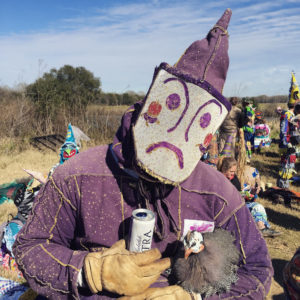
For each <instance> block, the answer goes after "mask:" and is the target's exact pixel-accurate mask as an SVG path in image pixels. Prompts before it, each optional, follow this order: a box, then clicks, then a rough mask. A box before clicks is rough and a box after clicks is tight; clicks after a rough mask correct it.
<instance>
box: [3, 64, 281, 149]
mask: <svg viewBox="0 0 300 300" xmlns="http://www.w3.org/2000/svg"><path fill="white" fill-rule="evenodd" d="M144 97H145V94H144V93H135V92H133V91H126V92H124V93H105V92H103V91H102V90H101V80H100V78H97V77H95V76H94V75H93V73H91V72H90V71H88V70H86V69H85V68H84V67H76V68H75V67H72V66H70V65H65V66H63V67H62V68H60V69H51V70H50V71H49V72H48V73H45V74H43V76H42V77H40V78H38V79H37V80H36V81H35V82H34V83H32V84H29V85H22V86H19V87H18V88H16V89H9V88H5V87H0V111H1V118H0V139H3V138H8V139H11V138H18V139H21V140H22V142H21V143H20V142H19V143H18V145H22V144H23V143H24V142H25V141H26V140H27V141H28V140H30V138H31V137H33V136H38V135H47V134H62V135H65V132H66V126H67V124H68V123H69V122H71V123H72V124H73V125H76V126H78V127H79V128H81V129H82V130H83V131H84V132H85V133H86V134H87V135H89V136H90V137H91V138H92V139H93V140H94V141H95V143H102V142H106V141H108V140H110V139H111V138H112V135H113V133H114V132H115V131H116V129H117V127H118V126H119V122H120V119H121V116H122V114H123V112H124V111H125V109H126V108H127V107H128V106H130V105H132V104H134V103H136V102H137V101H139V100H141V99H143V98H144ZM243 99H244V98H240V100H243ZM251 99H252V100H253V102H254V103H255V104H259V103H286V102H287V95H278V96H266V95H261V96H257V97H252V98H251ZM108 106H109V107H110V108H108ZM115 108H117V109H115ZM265 109H266V110H268V109H270V115H271V114H272V113H273V111H274V106H272V105H270V107H269V105H267V107H265ZM266 112H267V111H266ZM0 148H1V144H0ZM0 152H1V149H0Z"/></svg>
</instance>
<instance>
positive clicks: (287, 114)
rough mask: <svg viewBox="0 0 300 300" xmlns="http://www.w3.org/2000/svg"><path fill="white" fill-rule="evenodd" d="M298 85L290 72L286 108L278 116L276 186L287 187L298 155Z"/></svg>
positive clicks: (299, 106)
mask: <svg viewBox="0 0 300 300" xmlns="http://www.w3.org/2000/svg"><path fill="white" fill-rule="evenodd" d="M299 96H300V95H299V86H298V84H297V81H296V78H295V75H294V73H292V79H291V86H290V90H289V100H288V110H287V111H284V112H283V113H282V114H281V116H280V142H279V150H280V153H281V166H280V170H279V177H278V179H277V186H278V187H280V188H289V186H290V181H291V179H292V177H293V176H294V174H295V173H296V170H295V163H296V159H297V156H299V153H298V150H297V145H298V144H299V142H300V135H299V124H300V123H299V120H298V118H299V116H298V115H299V114H300V102H299V100H300V97H299Z"/></svg>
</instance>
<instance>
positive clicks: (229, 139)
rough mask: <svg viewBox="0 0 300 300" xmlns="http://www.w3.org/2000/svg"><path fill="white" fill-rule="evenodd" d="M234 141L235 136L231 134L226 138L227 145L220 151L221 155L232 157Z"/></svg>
mask: <svg viewBox="0 0 300 300" xmlns="http://www.w3.org/2000/svg"><path fill="white" fill-rule="evenodd" d="M232 141H233V136H232V135H229V136H228V137H227V139H226V142H225V146H224V148H223V150H222V152H221V153H220V155H221V156H225V157H231V156H232Z"/></svg>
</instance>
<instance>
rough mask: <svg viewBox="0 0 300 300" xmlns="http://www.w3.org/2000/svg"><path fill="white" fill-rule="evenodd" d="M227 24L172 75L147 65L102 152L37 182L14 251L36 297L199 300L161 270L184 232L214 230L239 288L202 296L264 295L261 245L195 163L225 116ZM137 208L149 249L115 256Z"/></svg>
mask: <svg viewBox="0 0 300 300" xmlns="http://www.w3.org/2000/svg"><path fill="white" fill-rule="evenodd" d="M230 17H231V10H230V9H227V10H226V11H225V12H224V14H223V16H222V17H221V18H220V20H219V21H218V22H217V23H216V25H215V26H214V27H213V28H212V29H211V30H210V31H209V33H208V35H207V36H206V38H205V39H203V40H199V41H196V42H194V43H193V44H192V45H191V46H190V47H189V48H188V49H187V50H186V51H185V53H184V54H183V56H182V57H181V58H180V60H179V61H178V62H177V63H176V64H175V65H174V66H170V65H168V64H166V63H162V64H161V65H160V66H159V67H157V68H156V70H155V73H154V77H153V81H152V84H151V86H150V89H149V91H148V93H147V95H146V97H145V99H144V101H142V102H139V103H136V104H135V105H134V106H133V107H131V108H130V109H129V110H127V112H126V113H125V114H124V116H123V118H122V123H121V126H120V128H119V129H118V131H117V133H116V136H115V138H114V141H113V143H112V144H111V145H110V146H99V147H95V148H91V149H89V150H87V151H85V152H81V153H80V154H78V155H77V156H76V157H75V158H74V159H72V160H70V161H67V162H66V163H64V164H63V165H61V166H59V167H58V168H57V169H56V171H55V172H54V174H53V176H52V177H51V178H49V180H48V181H47V183H46V184H45V185H44V187H43V188H42V190H41V191H40V193H39V194H38V196H37V198H36V201H35V204H34V207H33V210H32V214H31V216H30V217H29V219H28V221H27V223H26V225H25V226H24V227H23V228H22V230H21V232H20V234H19V235H18V237H17V240H16V243H15V244H14V254H15V257H16V260H17V263H18V265H19V267H20V269H21V270H22V272H23V274H24V276H25V278H26V279H27V281H28V282H29V284H30V286H31V288H32V289H33V290H35V291H36V292H37V293H39V294H40V295H45V296H47V297H49V298H51V299H73V298H75V299H78V298H79V299H114V298H118V297H120V296H121V297H122V298H121V299H132V300H134V299H135V300H137V299H164V300H169V299H170V300H171V299H201V295H200V294H194V293H192V292H190V291H185V290H183V288H181V287H180V286H179V285H174V284H169V282H168V278H167V274H168V273H167V272H165V273H163V271H164V270H165V269H167V268H169V267H170V261H171V258H172V257H173V256H174V255H175V254H176V252H177V248H178V246H179V245H180V243H181V239H182V237H184V236H185V234H186V233H187V232H188V231H189V230H192V229H193V228H197V230H200V229H201V228H202V230H203V231H212V230H213V229H214V228H217V227H221V228H223V229H226V230H228V231H230V232H231V233H232V235H233V236H234V237H235V245H236V247H237V248H238V250H239V252H240V261H239V268H238V271H237V276H238V280H237V282H236V283H235V284H233V285H232V286H231V287H228V290H227V291H224V293H221V294H220V295H216V294H215V295H213V296H210V297H209V299H211V300H213V299H219V297H220V298H224V299H225V298H231V299H232V298H239V299H264V298H265V296H266V295H267V293H268V291H269V289H270V284H271V279H272V276H273V269H272V265H271V261H270V257H269V254H268V250H267V247H266V243H265V241H264V239H263V237H262V235H261V233H260V232H259V231H258V230H257V228H256V226H255V223H254V221H253V218H252V216H251V214H250V213H249V210H248V208H247V207H246V206H245V204H244V202H243V200H242V199H241V197H240V194H239V192H238V191H237V190H236V189H235V187H234V186H233V185H232V184H231V183H230V182H229V181H228V180H227V179H226V178H225V177H224V176H223V175H222V174H221V173H219V172H217V171H216V170H214V169H213V168H211V167H210V166H208V165H206V164H205V163H203V162H201V161H200V158H201V156H202V154H203V152H205V151H206V149H207V147H208V145H209V142H210V140H211V138H212V136H213V134H214V133H215V131H216V130H217V129H218V127H219V126H220V124H221V123H222V122H223V120H224V119H225V117H226V115H227V113H228V111H229V110H230V108H231V106H230V103H229V102H228V101H227V100H226V99H225V98H224V97H223V96H222V94H221V93H222V89H223V85H224V82H225V79H226V74H227V69H228V65H229V58H228V32H227V27H228V24H229V20H230ZM136 208H147V209H150V210H152V211H153V212H154V213H155V215H156V224H155V229H154V235H153V241H152V248H153V249H152V250H150V251H145V252H142V253H130V252H129V251H128V250H126V249H125V241H124V240H126V237H127V236H128V234H129V221H130V217H131V214H132V211H133V210H134V209H136ZM160 254H162V257H163V258H160ZM220 255H222V253H221V252H220ZM160 273H162V275H160Z"/></svg>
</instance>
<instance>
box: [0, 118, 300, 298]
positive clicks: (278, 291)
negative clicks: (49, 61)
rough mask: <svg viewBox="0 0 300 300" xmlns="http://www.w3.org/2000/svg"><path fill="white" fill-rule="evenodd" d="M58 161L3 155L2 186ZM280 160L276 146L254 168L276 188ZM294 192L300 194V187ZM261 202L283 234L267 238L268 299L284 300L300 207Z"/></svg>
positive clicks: (40, 155)
mask: <svg viewBox="0 0 300 300" xmlns="http://www.w3.org/2000/svg"><path fill="white" fill-rule="evenodd" d="M271 130H272V132H273V134H272V135H273V137H274V135H277V133H278V123H277V122H273V123H271ZM277 137H278V135H277ZM90 146H92V144H89V145H84V146H83V148H82V149H81V151H84V150H85V149H86V148H88V147H90ZM58 160H59V158H58V151H57V152H56V153H55V152H53V151H50V150H47V151H43V152H41V151H38V150H36V149H34V148H30V149H27V150H24V151H23V152H21V153H19V154H0V169H1V173H0V184H1V183H7V182H10V181H12V180H14V179H16V178H21V177H25V176H26V173H25V172H24V171H23V168H25V169H31V170H35V171H40V172H42V173H43V174H45V175H46V174H47V173H48V171H49V169H50V168H51V167H52V166H53V165H54V164H56V163H57V162H58ZM279 160H280V158H279V155H278V145H277V144H275V143H274V144H272V145H271V147H270V148H269V149H267V150H265V151H264V152H263V153H261V154H259V155H254V156H253V159H252V162H251V164H252V165H253V166H255V167H256V168H257V169H258V170H259V171H260V174H261V177H262V181H263V182H265V183H267V182H269V183H272V184H273V185H275V182H276V176H277V172H278V166H279ZM293 188H294V189H295V190H297V191H300V188H299V187H296V186H295V187H293ZM259 202H260V203H262V204H263V205H264V206H265V208H266V210H267V213H268V217H269V221H270V223H271V225H272V227H273V229H275V230H278V231H281V232H282V235H281V236H278V237H276V238H266V242H267V245H268V248H269V252H270V255H271V258H272V262H273V266H274V269H275V275H274V279H273V284H272V288H271V291H270V293H269V295H268V297H267V299H275V300H280V299H284V296H283V289H282V268H283V266H284V265H285V263H286V262H287V261H289V260H290V258H291V257H292V255H293V253H294V252H295V251H296V249H297V248H298V247H299V246H300V243H299V241H300V205H299V202H298V203H297V202H293V203H292V208H287V207H285V206H284V204H283V203H279V204H277V205H274V204H273V203H272V202H271V201H270V200H268V199H262V198H260V199H259ZM9 213H13V214H14V213H16V207H15V206H14V205H12V204H4V205H2V206H1V207H0V221H5V220H6V219H7V216H8V214H9ZM1 275H2V276H5V277H9V278H13V279H16V277H15V275H14V274H13V273H12V272H7V271H4V270H1V269H0V276H1Z"/></svg>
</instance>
